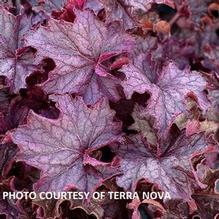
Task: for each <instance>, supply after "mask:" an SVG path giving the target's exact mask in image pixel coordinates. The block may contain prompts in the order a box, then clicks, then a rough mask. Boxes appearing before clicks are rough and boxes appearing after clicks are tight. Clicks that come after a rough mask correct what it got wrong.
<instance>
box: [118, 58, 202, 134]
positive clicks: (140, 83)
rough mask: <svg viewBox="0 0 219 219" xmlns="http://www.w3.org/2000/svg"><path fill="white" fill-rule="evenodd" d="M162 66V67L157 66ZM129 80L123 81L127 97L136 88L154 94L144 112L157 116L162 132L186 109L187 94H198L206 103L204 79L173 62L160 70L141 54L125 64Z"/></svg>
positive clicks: (159, 128)
mask: <svg viewBox="0 0 219 219" xmlns="http://www.w3.org/2000/svg"><path fill="white" fill-rule="evenodd" d="M158 70H159V69H158ZM122 71H123V72H124V73H125V74H126V80H125V81H123V82H122V85H123V87H124V91H125V93H126V95H127V97H128V98H131V96H132V94H133V93H134V92H138V93H144V92H148V93H150V94H151V97H150V99H149V102H148V105H147V107H146V109H145V114H149V115H151V116H153V117H154V118H155V119H156V124H155V127H156V128H157V129H158V130H159V132H160V133H161V136H163V135H164V134H165V133H166V131H167V129H168V128H169V127H170V125H171V123H172V122H173V121H174V119H175V117H176V116H177V115H179V114H180V113H182V112H184V111H185V110H186V105H185V98H186V96H187V95H188V94H193V95H195V96H196V97H197V98H198V100H199V101H200V102H199V104H200V105H203V106H204V102H203V99H204V94H203V93H202V91H203V90H204V89H205V87H206V82H205V80H204V79H203V78H202V77H201V75H200V74H199V73H198V72H196V71H190V70H189V69H188V68H187V69H184V70H180V69H178V68H177V66H176V65H175V64H174V63H172V62H170V63H167V64H166V66H164V67H163V69H162V71H161V72H158V71H156V69H155V68H153V66H152V68H150V66H148V65H147V62H144V56H141V55H140V56H139V57H138V58H137V59H136V60H135V63H134V64H130V65H127V66H125V67H123V68H122Z"/></svg>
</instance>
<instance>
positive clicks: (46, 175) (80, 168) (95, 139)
mask: <svg viewBox="0 0 219 219" xmlns="http://www.w3.org/2000/svg"><path fill="white" fill-rule="evenodd" d="M53 99H54V100H55V101H57V103H58V107H59V109H60V111H61V115H60V117H59V119H57V120H51V119H46V118H44V117H41V116H39V115H37V114H35V113H33V112H31V113H30V115H29V117H28V123H27V125H24V126H21V127H20V128H18V129H16V130H15V132H13V133H12V139H13V141H14V142H15V143H16V144H18V145H19V146H20V147H21V155H20V156H19V159H21V160H23V161H25V162H26V163H27V164H29V165H32V166H35V167H37V168H39V169H42V170H43V171H42V177H41V180H40V181H39V182H38V183H37V184H36V187H35V188H36V189H37V190H40V191H51V190H52V191H62V190H63V189H67V188H69V187H76V188H78V189H80V190H82V191H91V190H92V189H94V187H95V186H97V185H98V183H100V182H101V180H102V179H103V178H104V177H106V175H107V174H108V172H110V171H109V170H110V168H109V167H108V171H105V172H104V174H103V173H101V169H102V167H101V165H96V163H95V162H94V161H93V159H88V157H89V154H90V152H91V151H92V150H95V149H98V148H100V147H103V146H105V145H108V144H111V143H113V142H115V141H117V140H118V139H119V138H120V125H119V124H117V123H113V122H112V119H113V116H114V113H113V112H112V111H111V110H110V109H109V106H108V105H107V103H106V101H105V100H101V101H100V102H98V103H96V104H95V105H94V106H93V107H91V108H88V107H87V106H86V105H85V104H84V103H83V101H82V99H81V98H76V99H74V100H72V98H71V97H70V96H68V95H66V96H54V97H53ZM88 160H89V162H90V163H88ZM92 163H93V164H95V167H96V168H94V167H92ZM108 175H109V174H108Z"/></svg>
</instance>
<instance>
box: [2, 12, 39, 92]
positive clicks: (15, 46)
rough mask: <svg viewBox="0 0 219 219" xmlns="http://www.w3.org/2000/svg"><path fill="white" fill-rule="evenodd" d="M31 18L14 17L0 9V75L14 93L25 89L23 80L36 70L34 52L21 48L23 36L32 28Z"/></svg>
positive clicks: (25, 16)
mask: <svg viewBox="0 0 219 219" xmlns="http://www.w3.org/2000/svg"><path fill="white" fill-rule="evenodd" d="M33 18H34V17H32V16H28V15H25V14H24V15H18V16H16V17H15V16H14V15H12V14H10V13H9V12H8V11H6V10H4V9H2V8H0V32H1V34H0V75H1V76H2V75H3V76H6V77H7V79H8V81H9V82H8V83H9V84H10V85H11V89H12V90H13V91H14V92H18V91H19V89H20V88H24V87H26V83H25V78H26V77H27V76H28V75H30V73H32V71H34V70H36V69H37V67H36V65H35V64H34V50H33V49H31V48H28V47H26V48H24V47H23V36H24V34H25V33H27V31H29V30H30V29H31V28H32V25H33V23H32V19H33ZM3 33H4V34H3Z"/></svg>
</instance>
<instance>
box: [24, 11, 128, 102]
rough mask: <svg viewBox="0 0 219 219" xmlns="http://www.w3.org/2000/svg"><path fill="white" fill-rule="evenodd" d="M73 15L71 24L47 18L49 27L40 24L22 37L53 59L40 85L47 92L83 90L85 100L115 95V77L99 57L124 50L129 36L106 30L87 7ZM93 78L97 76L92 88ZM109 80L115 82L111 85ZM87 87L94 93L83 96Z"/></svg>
mask: <svg viewBox="0 0 219 219" xmlns="http://www.w3.org/2000/svg"><path fill="white" fill-rule="evenodd" d="M76 15H77V16H76V20H75V22H74V24H71V23H67V22H59V21H55V20H53V19H51V20H50V22H49V27H46V28H45V27H42V28H40V29H39V30H37V31H36V32H34V33H32V34H30V35H29V36H28V37H27V38H26V40H27V45H31V46H33V47H35V48H36V49H37V51H38V55H39V56H40V57H50V58H52V59H54V61H55V63H56V68H55V70H54V71H53V72H52V73H51V74H50V75H49V80H48V81H47V82H45V84H43V85H42V87H43V89H44V90H45V91H46V92H47V93H59V94H63V93H68V92H70V93H80V94H83V95H85V96H86V98H85V99H86V100H89V101H88V103H89V104H92V103H95V102H96V101H97V100H98V98H99V97H100V96H105V95H106V96H107V97H109V99H117V91H116V90H115V89H114V88H115V87H116V84H117V82H116V81H117V79H116V78H114V77H113V76H112V75H110V74H109V73H110V72H109V69H107V68H106V66H104V65H103V64H102V62H103V57H104V61H105V60H107V59H109V58H111V57H114V56H117V55H119V54H122V53H124V52H128V51H129V50H130V48H131V46H132V40H131V38H130V37H128V36H127V35H125V34H122V33H115V32H113V31H110V32H109V31H107V29H106V27H105V26H104V25H103V23H101V22H100V21H98V20H97V19H95V17H94V15H93V14H92V13H90V12H88V11H84V12H83V13H82V12H79V11H77V13H76ZM101 57H102V58H101ZM93 80H98V82H97V83H96V84H95V86H96V87H95V88H94V85H93ZM113 81H115V85H112V82H113ZM108 85H109V89H108ZM89 90H92V92H93V93H94V95H93V96H92V97H89V98H87V96H89V95H92V93H90V94H89V95H88V94H87V93H89V92H90V91H89Z"/></svg>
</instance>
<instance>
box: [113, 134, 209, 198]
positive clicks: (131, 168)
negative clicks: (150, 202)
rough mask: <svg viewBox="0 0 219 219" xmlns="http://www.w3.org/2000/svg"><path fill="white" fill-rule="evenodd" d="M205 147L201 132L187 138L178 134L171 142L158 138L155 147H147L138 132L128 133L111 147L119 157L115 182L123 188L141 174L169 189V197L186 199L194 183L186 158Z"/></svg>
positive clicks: (188, 159)
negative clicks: (120, 171)
mask: <svg viewBox="0 0 219 219" xmlns="http://www.w3.org/2000/svg"><path fill="white" fill-rule="evenodd" d="M205 147H206V142H205V140H204V138H203V136H201V135H194V136H192V137H190V138H187V137H186V136H185V135H184V134H182V135H180V136H179V137H178V139H177V140H176V141H175V142H174V143H169V142H167V143H165V142H161V143H160V146H159V147H158V149H157V151H153V150H151V149H150V147H149V145H147V143H146V142H145V141H144V140H143V139H141V138H140V137H139V136H135V137H132V138H131V141H130V139H129V142H127V143H126V144H123V145H121V146H119V147H118V148H117V149H116V150H115V151H116V152H117V153H118V154H119V156H120V157H121V170H122V172H123V175H122V176H120V177H118V178H117V183H118V185H119V186H121V187H123V188H124V189H126V190H127V189H130V188H133V186H134V185H135V184H136V183H137V182H138V180H140V179H142V178H145V179H146V180H147V181H149V182H150V183H155V184H156V185H158V186H159V187H160V188H161V189H162V190H164V191H167V192H169V193H170V195H171V198H185V199H188V198H190V195H191V193H192V188H193V186H194V185H193V183H194V177H193V175H192V174H191V173H192V168H191V163H190V158H191V157H192V155H193V154H194V153H197V152H199V153H200V151H201V150H202V149H204V148H205Z"/></svg>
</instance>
